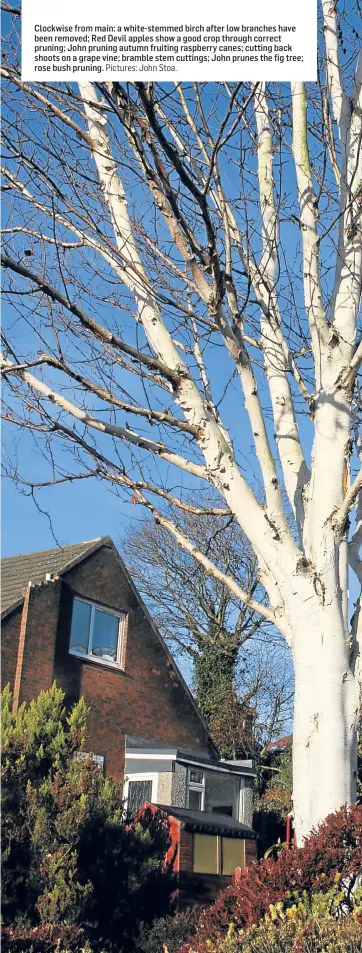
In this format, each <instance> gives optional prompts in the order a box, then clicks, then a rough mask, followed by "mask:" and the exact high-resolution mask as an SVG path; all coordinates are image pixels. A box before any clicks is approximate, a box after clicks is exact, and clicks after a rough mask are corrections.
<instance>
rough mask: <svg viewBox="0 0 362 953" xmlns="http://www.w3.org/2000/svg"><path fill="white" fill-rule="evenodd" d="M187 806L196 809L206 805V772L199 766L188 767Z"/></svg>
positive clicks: (201, 808) (200, 809)
mask: <svg viewBox="0 0 362 953" xmlns="http://www.w3.org/2000/svg"><path fill="white" fill-rule="evenodd" d="M187 807H189V808H190V810H194V811H203V810H204V807H205V773H204V771H200V770H199V769H198V768H189V769H188V783H187Z"/></svg>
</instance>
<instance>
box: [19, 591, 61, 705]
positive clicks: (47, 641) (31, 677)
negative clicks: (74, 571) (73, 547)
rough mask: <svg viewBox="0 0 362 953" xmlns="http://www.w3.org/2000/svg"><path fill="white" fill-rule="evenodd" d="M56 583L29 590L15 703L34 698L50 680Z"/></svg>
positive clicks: (56, 602) (54, 639)
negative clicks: (18, 687) (17, 700)
mask: <svg viewBox="0 0 362 953" xmlns="http://www.w3.org/2000/svg"><path fill="white" fill-rule="evenodd" d="M60 594H61V583H60V581H55V582H49V583H47V584H44V585H42V586H35V587H34V588H33V587H32V588H31V589H30V598H29V608H28V619H27V626H26V636H25V645H24V656H23V664H22V674H21V684H20V693H19V704H21V702H23V701H31V699H32V698H36V696H37V695H38V694H39V692H40V691H41V690H42V689H43V688H49V687H50V685H51V684H52V682H53V681H54V655H55V643H56V634H57V623H58V614H59V601H60Z"/></svg>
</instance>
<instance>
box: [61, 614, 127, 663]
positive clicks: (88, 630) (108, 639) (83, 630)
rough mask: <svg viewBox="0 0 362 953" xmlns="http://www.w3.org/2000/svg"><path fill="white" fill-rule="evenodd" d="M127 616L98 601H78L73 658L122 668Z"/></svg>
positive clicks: (73, 622) (73, 618)
mask: <svg viewBox="0 0 362 953" xmlns="http://www.w3.org/2000/svg"><path fill="white" fill-rule="evenodd" d="M124 621H125V615H124V613H122V612H117V611H115V610H113V609H108V608H106V607H105V606H101V605H98V603H96V602H88V600H86V599H78V598H76V599H74V602H73V614H72V627H71V633H70V646H69V651H70V653H71V655H78V656H80V657H81V658H87V659H90V660H91V661H93V662H101V663H102V664H106V665H113V666H117V668H121V667H122V664H123V659H122V654H123V635H124Z"/></svg>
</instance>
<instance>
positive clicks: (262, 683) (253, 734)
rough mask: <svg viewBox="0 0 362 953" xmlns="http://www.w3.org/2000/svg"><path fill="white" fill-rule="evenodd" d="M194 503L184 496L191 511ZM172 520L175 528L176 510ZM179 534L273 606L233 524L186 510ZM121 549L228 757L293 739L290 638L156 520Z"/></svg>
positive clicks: (203, 502)
mask: <svg viewBox="0 0 362 953" xmlns="http://www.w3.org/2000/svg"><path fill="white" fill-rule="evenodd" d="M215 498H216V499H215ZM188 499H190V497H189V496H188V495H185V496H184V502H187V500H188ZM196 499H197V502H198V505H199V507H200V511H201V510H202V509H204V510H206V511H207V507H209V510H212V508H213V507H214V508H215V506H216V504H217V496H216V494H215V492H212V493H210V491H209V492H208V493H207V492H206V493H205V492H204V493H202V494H200V495H199V496H198V497H197V498H196ZM190 502H191V501H190ZM193 502H195V495H194V494H193ZM169 515H170V517H171V519H172V516H173V513H172V508H171V512H170V514H169ZM178 525H179V528H180V529H181V531H182V532H183V534H184V535H186V536H187V537H192V539H193V541H194V543H195V545H197V547H198V549H200V550H201V551H202V552H204V553H207V555H208V558H209V559H211V560H212V562H213V563H214V565H216V566H217V567H218V568H219V569H221V570H222V572H223V573H224V574H229V575H232V577H233V578H234V579H235V580H236V581H237V583H238V585H240V586H241V587H242V588H243V589H244V590H245V592H247V593H248V594H249V596H250V597H251V596H255V598H259V599H260V600H261V601H262V600H263V599H264V601H265V600H266V596H265V591H264V590H263V587H262V586H261V585H260V583H259V580H258V573H257V561H256V558H255V556H254V553H253V550H252V548H251V546H250V544H249V543H248V540H247V539H246V538H245V536H244V534H243V532H242V531H241V529H240V526H239V524H238V523H237V522H236V521H235V520H234V519H233V518H232V516H224V517H220V516H215V515H211V514H210V512H209V514H208V515H206V516H203V515H200V516H198V518H197V520H195V517H194V516H193V514H192V513H190V512H189V511H188V510H184V511H183V512H180V513H179V516H178ZM120 548H121V551H122V554H123V558H124V559H125V561H126V563H127V565H128V568H129V570H130V572H131V575H132V578H133V579H134V580H135V582H136V584H137V587H138V589H139V591H140V592H141V594H142V596H143V597H144V599H145V600H146V602H147V604H148V606H149V607H150V611H151V613H152V616H153V618H154V619H155V620H156V622H157V625H158V626H159V628H160V630H161V632H162V634H163V636H164V638H165V639H166V641H167V642H168V644H169V645H170V648H171V649H172V651H173V652H174V653H176V654H177V655H179V657H180V660H181V663H182V662H183V663H185V661H186V663H189V668H190V676H191V678H192V680H193V689H194V691H195V694H196V698H197V701H198V703H199V705H200V707H201V710H202V712H203V714H204V716H205V718H206V721H207V724H208V726H209V730H210V732H211V735H212V737H213V740H214V742H215V744H216V746H217V747H218V749H219V751H220V753H221V755H222V756H223V757H227V758H245V757H250V756H252V757H253V758H254V760H255V758H259V756H260V752H261V751H262V750H263V749H265V748H266V747H267V745H268V744H269V742H270V741H272V740H274V739H275V738H277V737H279V736H280V734H283V733H284V734H285V732H286V731H287V730H290V727H289V726H290V720H291V715H292V699H293V676H292V668H291V660H290V651H289V649H288V647H287V644H286V641H285V639H284V637H283V636H281V635H280V633H279V632H278V631H277V630H276V629H275V627H274V626H272V625H270V623H268V622H265V621H264V620H263V619H262V618H261V617H260V615H259V613H257V612H255V611H250V610H249V609H248V606H247V605H246V604H245V603H241V604H240V600H239V599H238V598H237V597H236V596H234V595H233V594H232V593H231V592H230V590H229V588H228V587H227V586H226V585H225V584H224V583H222V582H220V581H219V580H218V579H215V577H214V576H212V575H210V574H209V573H208V572H207V571H206V570H205V569H204V567H203V566H201V565H200V564H199V563H196V564H195V560H194V559H193V557H192V555H191V554H190V553H187V552H185V550H183V549H182V548H181V547H180V546H179V544H178V543H177V541H176V540H175V539H174V538H173V537H172V536H170V533H169V532H168V531H167V530H166V529H164V528H163V527H162V526H157V524H156V523H155V521H154V520H153V519H152V518H146V519H142V520H141V521H140V522H139V523H137V522H136V521H135V520H133V521H132V522H131V525H130V527H129V530H128V531H127V532H126V531H125V532H124V533H123V536H122V538H121V547H120ZM190 663H191V666H190Z"/></svg>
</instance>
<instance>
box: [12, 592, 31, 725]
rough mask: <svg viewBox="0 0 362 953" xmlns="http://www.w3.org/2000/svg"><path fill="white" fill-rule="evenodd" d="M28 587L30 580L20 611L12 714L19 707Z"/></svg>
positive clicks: (28, 597) (28, 595) (27, 609)
mask: <svg viewBox="0 0 362 953" xmlns="http://www.w3.org/2000/svg"><path fill="white" fill-rule="evenodd" d="M30 589H31V582H28V585H27V587H26V590H25V594H24V603H23V611H22V613H21V623H20V633H19V642H18V656H17V660H16V670H15V679H14V693H13V715H16V714H17V711H18V708H19V697H20V685H21V676H22V671H23V659H24V648H25V637H26V626H27V622H28V611H29V600H30Z"/></svg>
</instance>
